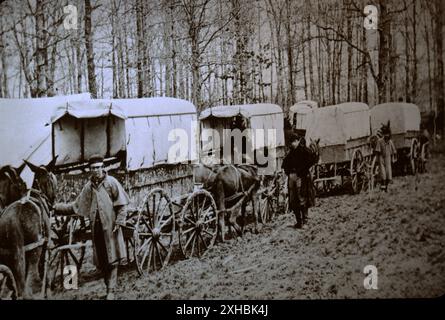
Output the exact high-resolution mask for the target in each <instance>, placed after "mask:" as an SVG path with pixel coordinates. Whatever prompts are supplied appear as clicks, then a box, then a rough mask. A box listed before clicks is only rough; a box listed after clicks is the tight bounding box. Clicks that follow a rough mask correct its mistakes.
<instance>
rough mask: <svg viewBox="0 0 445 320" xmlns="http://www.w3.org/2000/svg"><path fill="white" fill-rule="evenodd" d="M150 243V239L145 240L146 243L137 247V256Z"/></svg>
mask: <svg viewBox="0 0 445 320" xmlns="http://www.w3.org/2000/svg"><path fill="white" fill-rule="evenodd" d="M150 241H151V238H148V239H146V241H145V242H144V243H143V244H142V245H141V246H140V247H139V250H138V252H137V254H138V255H139V254H140V253H141V251H142V250H143V249H144V247H146V246H147V245H148V244H149V243H150Z"/></svg>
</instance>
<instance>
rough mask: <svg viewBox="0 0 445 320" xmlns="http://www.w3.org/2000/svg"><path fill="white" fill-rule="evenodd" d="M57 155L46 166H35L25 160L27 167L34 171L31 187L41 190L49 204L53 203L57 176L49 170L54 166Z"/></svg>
mask: <svg viewBox="0 0 445 320" xmlns="http://www.w3.org/2000/svg"><path fill="white" fill-rule="evenodd" d="M56 159H57V156H56V157H55V158H54V159H53V160H51V162H50V163H49V164H48V165H46V166H36V165H34V164H32V163H31V162H29V161H26V160H24V161H25V163H26V164H27V165H28V167H29V168H30V169H31V170H32V172H34V174H35V176H34V181H33V184H32V187H33V189H36V190H39V191H40V192H42V193H43V194H44V195H45V196H46V198H47V199H48V201H49V202H50V204H53V203H54V200H55V199H56V192H57V178H56V176H55V174H54V173H52V172H51V170H52V169H53V168H54V165H55V163H56Z"/></svg>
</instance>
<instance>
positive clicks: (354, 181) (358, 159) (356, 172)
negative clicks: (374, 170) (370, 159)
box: [350, 150, 364, 194]
mask: <svg viewBox="0 0 445 320" xmlns="http://www.w3.org/2000/svg"><path fill="white" fill-rule="evenodd" d="M363 165H364V161H363V155H362V153H361V152H360V150H356V151H354V153H353V155H352V159H351V168H350V172H351V187H352V193H354V194H357V193H360V191H361V189H362V183H363V178H362V177H363Z"/></svg>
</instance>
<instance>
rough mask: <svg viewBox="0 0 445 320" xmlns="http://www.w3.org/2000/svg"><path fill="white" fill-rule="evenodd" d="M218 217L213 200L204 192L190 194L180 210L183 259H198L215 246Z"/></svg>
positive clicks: (180, 240) (180, 241)
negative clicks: (194, 257) (195, 257)
mask: <svg viewBox="0 0 445 320" xmlns="http://www.w3.org/2000/svg"><path fill="white" fill-rule="evenodd" d="M217 234H218V216H217V210H216V204H215V200H214V199H213V197H212V195H211V194H210V193H209V192H208V191H206V190H198V191H196V192H194V193H192V194H191V195H190V196H189V197H188V198H187V201H186V203H185V205H184V207H183V208H182V211H181V221H180V223H179V243H180V245H181V250H182V253H183V255H184V257H185V258H190V257H193V256H198V257H200V256H201V255H202V254H203V253H204V252H205V250H206V249H207V248H209V247H211V246H213V245H214V244H215V240H216V236H217Z"/></svg>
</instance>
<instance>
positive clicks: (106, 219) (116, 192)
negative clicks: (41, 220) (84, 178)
mask: <svg viewBox="0 0 445 320" xmlns="http://www.w3.org/2000/svg"><path fill="white" fill-rule="evenodd" d="M128 204H129V197H128V195H127V193H126V192H125V190H124V189H123V187H122V186H121V184H120V183H119V182H118V181H117V180H116V179H115V178H114V177H112V176H109V175H107V174H105V177H104V179H103V180H102V182H100V183H99V184H98V185H97V186H96V185H95V184H94V183H93V182H92V181H88V182H87V184H86V185H85V186H84V187H83V189H82V191H81V192H80V194H79V196H78V197H77V199H76V200H74V202H72V203H70V204H68V205H63V206H61V205H59V206H58V208H57V209H56V211H59V212H61V213H63V212H64V213H65V214H66V213H69V211H72V213H74V214H77V215H80V216H83V217H86V218H89V219H90V221H91V224H92V234H93V235H94V234H95V232H94V231H95V221H96V214H98V215H99V218H100V221H101V223H102V228H103V232H104V240H105V246H106V250H107V257H108V264H114V263H116V262H119V261H120V260H121V259H125V258H126V250H125V243H124V237H123V234H122V230H121V229H120V228H119V230H118V231H117V232H114V233H113V229H114V226H115V224H116V220H118V221H119V220H120V221H121V222H122V221H125V217H122V216H121V215H125V214H126V211H125V210H118V212H116V211H117V210H115V209H117V208H119V207H121V206H127V205H128ZM94 242H95V239H94V237H93V248H94V264H95V265H96V266H98V267H100V265H101V264H100V263H99V260H98V253H97V247H96V245H95V243H94Z"/></svg>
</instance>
